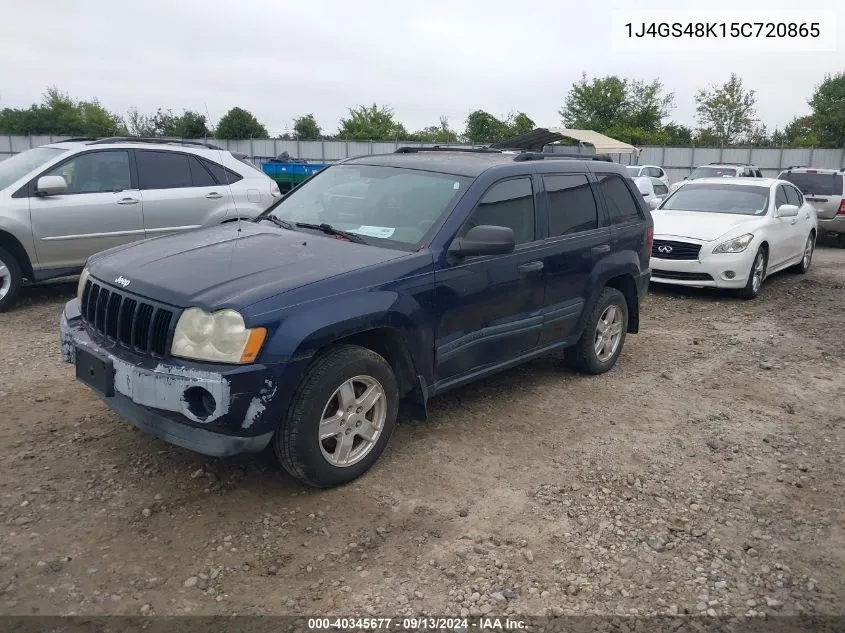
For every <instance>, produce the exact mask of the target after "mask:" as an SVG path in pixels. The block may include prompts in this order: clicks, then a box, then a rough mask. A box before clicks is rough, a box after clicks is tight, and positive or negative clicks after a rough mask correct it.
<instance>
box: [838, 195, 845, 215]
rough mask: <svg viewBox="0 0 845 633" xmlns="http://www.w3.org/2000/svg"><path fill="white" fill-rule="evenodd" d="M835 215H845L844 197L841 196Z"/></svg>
mask: <svg viewBox="0 0 845 633" xmlns="http://www.w3.org/2000/svg"><path fill="white" fill-rule="evenodd" d="M836 215H845V198H842V202H840V203H839V211H837V212H836Z"/></svg>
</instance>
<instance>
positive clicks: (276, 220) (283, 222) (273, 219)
mask: <svg viewBox="0 0 845 633" xmlns="http://www.w3.org/2000/svg"><path fill="white" fill-rule="evenodd" d="M262 220H270V222H272V223H273V224H275V225H276V226H280V227H282V228H283V229H287V230H288V231H293V230H294V229H293V224H291V223H290V222H288V221H286V220H280V219H279V218H277V217H276V216H275V215H265V216H260V217H258V218H256V219H255V221H256V222H261V221H262Z"/></svg>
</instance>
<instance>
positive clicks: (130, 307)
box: [117, 297, 138, 346]
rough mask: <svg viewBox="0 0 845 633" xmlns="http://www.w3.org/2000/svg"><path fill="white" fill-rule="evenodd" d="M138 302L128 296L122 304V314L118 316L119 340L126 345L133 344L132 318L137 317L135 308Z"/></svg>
mask: <svg viewBox="0 0 845 633" xmlns="http://www.w3.org/2000/svg"><path fill="white" fill-rule="evenodd" d="M137 306H138V302H137V301H135V299H129V298H128V297H127V298H125V299H124V300H123V303H122V304H121V305H120V314H118V317H117V341H118V343H123V344H124V345H127V346H130V345H132V319H133V318H134V317H135V308H136V307H137Z"/></svg>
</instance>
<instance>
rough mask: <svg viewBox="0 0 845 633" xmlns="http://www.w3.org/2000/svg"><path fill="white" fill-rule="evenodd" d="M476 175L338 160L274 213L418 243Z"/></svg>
mask: <svg viewBox="0 0 845 633" xmlns="http://www.w3.org/2000/svg"><path fill="white" fill-rule="evenodd" d="M471 181H472V179H471V178H467V177H464V176H453V175H451V174H441V173H435V172H429V171H419V170H415V169H399V168H396V167H378V166H372V165H337V166H334V167H328V168H327V169H324V170H323V171H322V172H320V173H319V174H317V175H316V176H314V177H313V178H312V179H311V180H308V181H306V182H305V183H303V184H302V185H301V186H300V187H299V188H298V189H296V190H295V191H293V192H291V193H290V194H289V195H288V197H286V198H283V199H282V200H281V201H280V202H279V203H278V204H277V205H276V207H275V208H273V209H272V210H271V211H270V212H269V215H272V216H274V217H275V218H277V219H279V220H286V221H288V222H291V223H296V222H307V223H309V224H330V225H331V226H332V227H334V228H335V229H341V230H343V231H347V232H349V233H355V234H356V235H360V236H361V237H363V238H364V239H365V241H367V242H373V241H374V242H375V243H384V244H385V245H386V246H389V245H390V243H391V242H394V243H397V242H398V243H399V244H401V245H404V246H416V245H418V244H419V243H420V242H421V241H422V240H423V238H424V237H425V235H426V234H427V233H428V231H429V230H430V229H431V228H432V227H433V226H434V225H435V223H436V222H437V220H438V219H439V218H440V217H441V216H442V215H443V214H444V213H445V212H446V211H447V210H448V209H450V208H451V206H452V204H453V203H454V202H455V201H456V200H457V199H458V197H459V196H461V195H462V194H463V192H464V191H465V190H466V188H467V186H468V185H469V183H470V182H471ZM259 219H260V218H259ZM371 238H373V239H371Z"/></svg>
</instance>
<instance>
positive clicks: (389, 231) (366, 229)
mask: <svg viewBox="0 0 845 633" xmlns="http://www.w3.org/2000/svg"><path fill="white" fill-rule="evenodd" d="M349 232H350V233H357V234H358V235H366V236H367V237H380V238H381V239H387V238H388V237H390V236H391V235H393V234H394V233H395V232H396V229H395V228H392V227H389V226H361V227H358V228H357V229H350V230H349Z"/></svg>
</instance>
